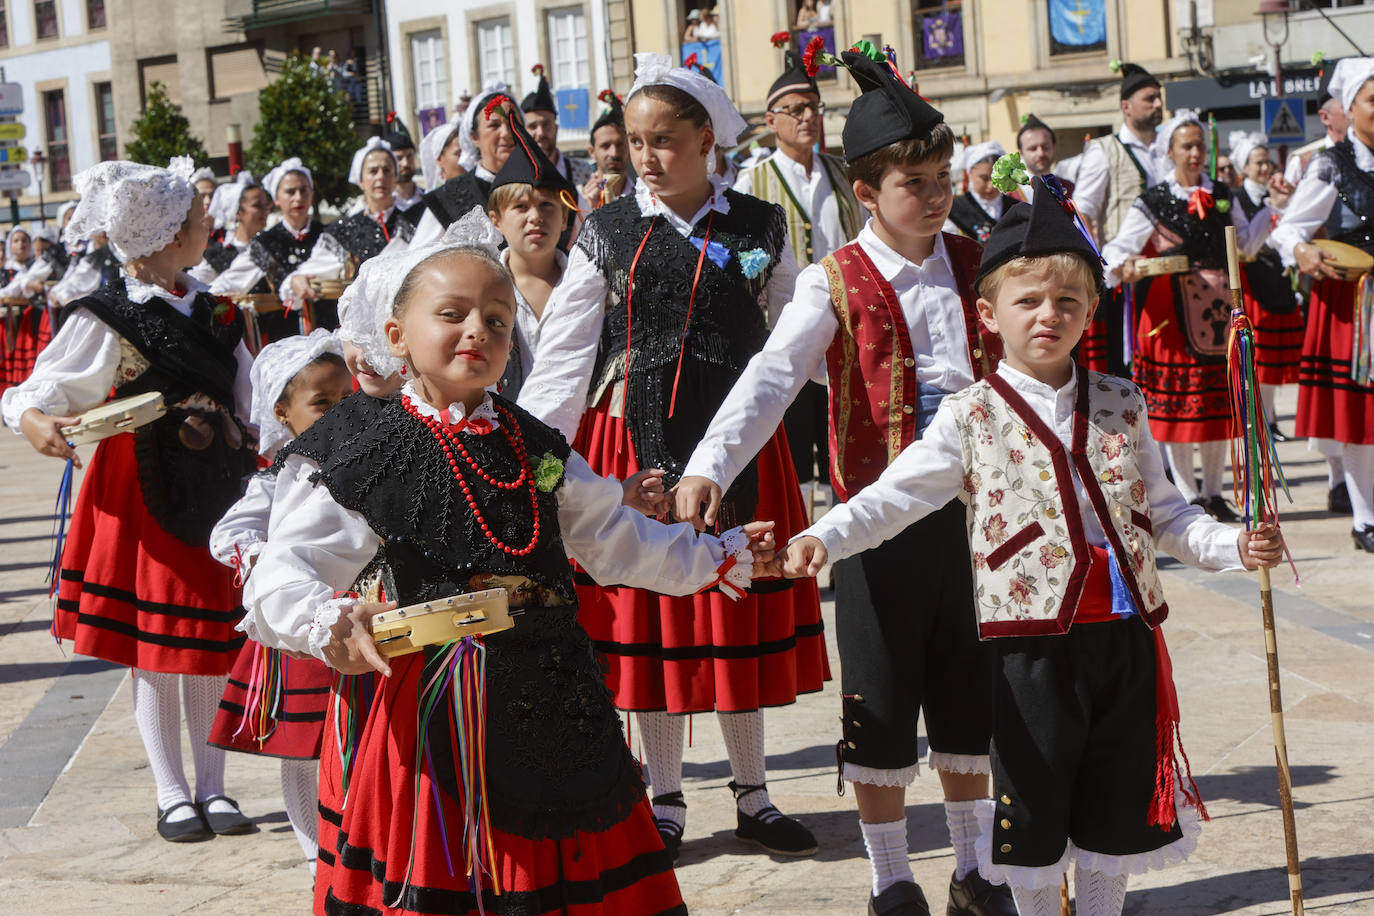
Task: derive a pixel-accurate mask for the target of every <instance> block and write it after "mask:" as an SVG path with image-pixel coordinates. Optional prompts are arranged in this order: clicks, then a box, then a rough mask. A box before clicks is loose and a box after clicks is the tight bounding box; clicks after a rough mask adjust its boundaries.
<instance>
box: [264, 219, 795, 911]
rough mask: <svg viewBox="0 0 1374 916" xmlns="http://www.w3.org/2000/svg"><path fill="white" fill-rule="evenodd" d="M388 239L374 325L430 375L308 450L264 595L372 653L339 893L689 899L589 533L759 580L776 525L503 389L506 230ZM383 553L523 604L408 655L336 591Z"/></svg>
mask: <svg viewBox="0 0 1374 916" xmlns="http://www.w3.org/2000/svg"><path fill="white" fill-rule="evenodd" d="M478 218H479V219H483V220H485V218H484V217H481V216H480V214H479V216H478ZM457 225H459V226H460V227H461V226H462V225H463V224H462V222H461V221H460V223H459V224H457ZM377 264H380V265H382V266H384V267H385V268H387V275H386V278H385V282H383V281H382V280H381V279H380V278H379V279H378V280H377V282H375V283H374V282H373V280H372V279H371V278H369V279H368V293H369V295H370V296H378V297H380V300H379V301H386V302H390V303H392V308H391V309H390V310H389V312H388V314H387V315H386V324H385V331H386V338H385V341H384V340H383V339H382V338H381V334H380V332H379V333H378V334H377V335H376V336H375V338H374V340H372V341H370V342H364V344H363V346H362V349H363V351H364V355H365V357H366V359H367V362H368V363H369V364H370V365H371V366H373V367H374V368H375V369H376V370H377V372H378V373H380V374H382V375H389V374H390V373H391V372H392V371H395V370H397V369H402V368H403V369H404V374H405V376H406V378H407V379H408V381H407V382H406V384H405V387H404V388H403V389H402V391H401V396H400V397H399V398H394V399H390V400H387V401H385V402H379V403H382V404H383V406H382V407H381V409H380V410H379V411H378V412H377V414H376V415H375V417H374V418H373V420H372V422H370V423H368V424H366V425H363V426H359V425H358V424H356V423H353V422H352V421H351V420H350V418H348V417H346V416H342V415H341V409H342V405H341V408H340V409H336V410H334V411H331V412H330V413H328V414H326V415H325V416H324V417H323V418H322V419H321V420H319V421H318V422H316V423H315V424H314V425H312V426H311V427H310V428H309V429H308V430H306V431H305V432H304V433H303V434H302V435H301V436H300V437H299V438H297V439H296V440H295V441H294V442H292V443H291V444H290V445H289V446H287V447H286V448H285V449H284V450H283V452H282V457H281V458H280V459H279V468H280V471H279V474H278V481H277V489H276V493H275V496H274V500H273V511H272V516H271V524H270V527H269V531H268V537H267V542H266V545H265V546H264V547H263V549H262V552H261V553H260V554H259V556H258V560H257V563H256V564H255V566H254V569H253V574H252V576H251V578H250V579H249V580H248V585H247V590H246V599H245V600H246V604H247V607H248V616H247V619H246V625H247V626H249V627H250V628H253V629H255V631H256V632H257V633H258V634H259V635H260V637H261V638H262V639H263V640H264V642H265V643H267V644H270V645H272V646H273V647H274V648H279V649H285V650H289V651H293V652H310V653H311V654H312V655H314V656H315V657H316V658H319V659H321V660H323V661H326V662H327V663H328V664H329V665H330V666H331V667H334V668H336V669H337V670H339V671H340V672H341V673H343V674H348V675H355V676H359V677H355V678H354V679H353V680H352V681H351V682H346V683H349V686H350V689H349V690H348V691H345V690H344V689H342V688H341V689H340V690H339V691H338V695H337V696H338V699H337V701H336V702H337V703H338V704H339V708H338V709H336V710H335V711H334V712H333V713H331V723H330V727H329V728H328V729H327V731H328V733H329V737H328V739H327V741H328V747H327V749H326V752H325V761H326V762H325V763H324V765H323V766H322V779H321V802H322V805H321V819H322V822H328V827H327V828H326V827H325V826H324V824H323V823H322V830H321V834H322V836H327V835H331V834H332V835H333V837H334V847H333V849H332V850H331V853H332V864H331V865H329V867H327V868H322V869H321V870H320V872H319V877H318V879H317V882H316V885H317V887H316V911H317V912H318V913H380V912H387V913H391V912H401V913H425V914H445V916H457V914H467V913H472V912H476V911H478V910H482V911H485V912H487V913H493V914H517V913H518V914H529V916H534V914H541V913H555V912H556V913H568V914H578V916H594V914H605V916H610V914H622V913H634V914H651V913H674V914H676V913H683V912H685V908H684V907H683V905H682V898H681V896H680V894H679V891H678V888H677V883H676V880H675V879H674V877H673V873H672V865H671V861H670V860H669V858H668V856H667V854H666V853H665V852H664V850H663V846H662V843H661V841H660V840H659V837H658V833H657V831H656V830H655V827H654V822H653V819H652V815H651V812H650V809H649V807H648V803H647V800H646V798H645V795H644V788H643V783H642V781H641V778H640V775H639V769H638V767H637V766H636V765H635V762H634V760H633V758H632V757H631V756H630V753H629V748H628V747H627V746H626V744H625V739H624V734H623V732H622V730H621V727H620V721H619V718H618V717H617V715H616V713H615V710H614V709H613V707H612V706H611V703H610V697H609V695H608V693H607V691H606V688H605V686H604V684H603V682H602V680H601V675H600V669H599V666H598V664H597V661H596V658H595V656H594V654H593V649H592V645H591V641H590V640H589V639H588V638H587V635H586V633H585V632H584V631H583V630H582V629H581V628H580V627H579V626H578V622H577V604H576V597H575V591H574V587H573V582H572V570H571V567H570V565H569V563H568V559H569V557H570V556H572V557H576V558H577V559H578V560H579V561H580V562H581V563H582V565H583V566H584V568H586V569H588V570H591V571H593V572H594V573H595V574H597V575H599V576H603V577H606V578H607V579H608V580H609V579H614V580H615V581H623V582H627V583H631V584H635V585H641V586H650V587H656V588H660V589H663V590H665V591H667V592H677V593H684V592H692V591H695V590H698V589H702V588H708V587H713V586H722V587H726V588H729V589H730V590H731V591H732V592H733V593H735V594H740V593H742V592H741V588H742V587H747V586H748V583H749V580H750V577H751V575H752V570H753V569H754V565H755V561H756V559H757V560H764V559H765V558H767V557H770V556H771V555H772V554H771V550H772V538H771V534H770V529H771V525H768V524H766V523H762V524H756V525H752V526H747V527H746V528H745V529H743V530H740V531H734V532H730V533H728V534H727V535H725V536H724V537H723V538H721V539H718V538H715V537H711V536H698V535H697V534H696V533H695V532H694V531H693V530H692V529H691V527H690V526H688V525H676V526H665V525H661V524H659V523H657V522H655V521H653V520H651V519H648V518H646V517H644V516H643V515H642V514H640V513H639V512H638V511H636V510H635V509H634V508H632V507H628V506H621V504H620V503H621V499H622V490H621V486H620V484H619V483H618V482H617V481H614V480H608V479H605V478H601V477H598V476H596V475H595V474H594V473H593V472H592V471H591V469H590V468H589V467H588V466H587V463H586V461H584V460H583V459H582V458H581V457H580V456H578V455H577V454H576V453H574V452H572V451H571V450H570V449H569V447H568V444H567V442H566V440H564V439H563V438H562V437H561V436H560V435H559V434H558V432H557V431H556V430H553V429H550V428H549V427H547V426H545V425H544V424H542V423H540V422H539V421H538V420H536V419H534V418H533V417H531V416H530V415H529V414H527V413H526V412H525V411H523V410H521V409H519V408H518V407H516V406H515V405H514V404H513V403H511V402H509V401H507V400H505V399H504V398H502V397H500V396H499V395H493V394H491V393H490V392H489V390H488V388H489V387H490V386H492V385H494V383H495V382H496V381H497V380H498V379H499V378H500V377H501V373H502V372H503V371H504V368H505V360H506V356H507V354H508V353H509V350H510V342H511V333H512V329H513V327H514V316H515V291H514V288H513V286H512V283H511V280H510V275H509V274H508V273H507V272H506V270H505V268H504V267H503V266H502V265H501V262H500V261H499V259H498V257H497V254H496V252H495V249H494V248H480V247H476V246H472V245H466V246H458V247H455V246H453V245H452V244H441V245H438V246H430V247H425V248H421V249H418V250H411V251H409V252H406V253H404V254H399V255H381V256H379V258H378V259H377V263H376V264H370V265H369V273H370V274H374V273H375V272H376V271H377V270H378V269H379V268H378V267H377ZM370 569H376V570H378V571H379V576H380V579H381V582H382V583H383V585H384V587H385V591H386V594H387V595H388V596H392V597H395V599H396V600H397V601H398V602H399V603H402V604H405V605H407V606H410V605H414V604H418V603H422V602H429V601H435V600H438V599H441V598H445V597H450V596H454V595H459V594H463V593H468V592H472V591H478V590H484V589H488V588H498V589H501V588H503V589H505V590H506V592H507V594H508V596H509V600H510V604H511V606H512V607H513V608H514V609H515V611H516V618H515V625H514V627H513V628H512V629H509V630H506V631H503V632H498V633H492V634H488V635H487V636H485V637H481V638H465V639H457V640H452V641H449V642H446V643H441V644H435V645H429V646H426V647H425V648H424V650H423V651H422V652H414V653H411V654H406V655H398V656H395V657H393V658H391V659H385V660H384V659H383V658H382V657H381V656H380V655H379V649H378V645H377V644H376V643H375V642H374V641H373V638H372V633H371V627H370V622H371V619H372V616H373V615H375V614H376V613H378V612H379V611H383V610H389V609H391V608H394V607H395V605H394V604H381V603H378V602H375V601H364V602H362V603H359V602H358V601H356V600H355V599H354V598H351V597H336V596H337V595H339V593H340V591H341V590H346V589H349V588H350V585H349V583H356V582H358V581H359V580H360V579H361V578H362V577H364V576H365V574H366V573H367V572H368V570H370ZM412 610H414V609H413V608H412ZM374 670H375V671H376V672H379V673H380V674H381V677H375V678H373V679H371V680H369V679H367V678H366V677H362V676H363V675H366V674H368V673H369V672H372V671H374ZM354 688H356V689H354ZM369 692H371V693H373V695H372V696H371V697H370V700H369V697H368V693H369ZM336 759H337V760H338V761H339V763H338V764H336V763H335V762H334V761H335V760H336ZM322 853H323V851H322Z"/></svg>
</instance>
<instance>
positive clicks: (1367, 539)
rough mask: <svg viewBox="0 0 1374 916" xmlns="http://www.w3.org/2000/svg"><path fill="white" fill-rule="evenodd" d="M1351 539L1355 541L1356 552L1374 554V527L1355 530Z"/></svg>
mask: <svg viewBox="0 0 1374 916" xmlns="http://www.w3.org/2000/svg"><path fill="white" fill-rule="evenodd" d="M1350 537H1351V538H1352V539H1353V540H1354V541H1355V549H1356V550H1363V551H1364V552H1365V553H1374V525H1365V526H1364V527H1363V528H1354V529H1352V530H1351V532H1350Z"/></svg>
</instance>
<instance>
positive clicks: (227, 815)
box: [196, 795, 253, 836]
mask: <svg viewBox="0 0 1374 916" xmlns="http://www.w3.org/2000/svg"><path fill="white" fill-rule="evenodd" d="M217 801H225V802H228V803H229V804H231V805H233V806H234V810H233V811H225V812H223V813H220V814H217V813H215V812H214V811H211V810H210V803H211V802H217ZM196 807H197V808H199V809H200V816H201V817H203V818H205V823H206V824H208V825H209V826H210V829H211V830H213V831H214V832H215V834H216V835H217V836H235V835H237V834H240V833H252V832H253V822H252V821H250V820H249V819H248V818H246V817H244V816H243V812H242V811H240V810H239V803H238V802H236V801H234V800H233V799H232V798H230V797H229V796H227V795H212V796H210V797H209V798H207V799H205V801H203V802H200V803H199V804H198V805H196Z"/></svg>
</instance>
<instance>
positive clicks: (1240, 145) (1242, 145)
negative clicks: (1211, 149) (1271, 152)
mask: <svg viewBox="0 0 1374 916" xmlns="http://www.w3.org/2000/svg"><path fill="white" fill-rule="evenodd" d="M1226 139H1227V145H1228V146H1230V147H1231V165H1232V166H1234V167H1235V170H1236V171H1237V172H1239V171H1240V170H1241V169H1243V168H1245V163H1246V162H1248V161H1249V159H1250V154H1251V153H1253V152H1254V151H1255V150H1257V149H1259V148H1260V147H1262V146H1263V147H1268V146H1269V140H1268V138H1267V137H1265V136H1264V134H1259V133H1253V132H1250V131H1244V130H1233V131H1231V133H1230V134H1228V135H1227V138H1226Z"/></svg>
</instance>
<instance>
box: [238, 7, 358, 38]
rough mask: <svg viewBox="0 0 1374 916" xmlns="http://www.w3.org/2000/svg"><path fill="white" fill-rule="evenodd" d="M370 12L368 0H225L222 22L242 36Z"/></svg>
mask: <svg viewBox="0 0 1374 916" xmlns="http://www.w3.org/2000/svg"><path fill="white" fill-rule="evenodd" d="M371 12H372V0H227V2H226V3H225V13H226V14H227V15H226V16H225V20H224V22H225V25H226V26H227V27H228V28H230V29H233V30H234V31H239V32H243V31H248V30H249V29H262V28H268V27H270V26H279V25H285V24H286V23H288V22H300V21H303V20H307V19H317V18H319V17H321V16H353V15H360V14H368V13H371Z"/></svg>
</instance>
